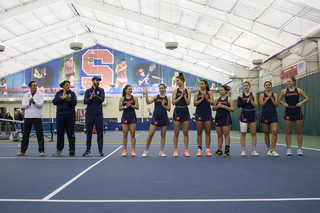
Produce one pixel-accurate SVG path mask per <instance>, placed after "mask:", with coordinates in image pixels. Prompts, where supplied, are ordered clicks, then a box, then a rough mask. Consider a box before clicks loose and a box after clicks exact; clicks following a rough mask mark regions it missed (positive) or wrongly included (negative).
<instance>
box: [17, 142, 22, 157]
mask: <svg viewBox="0 0 320 213" xmlns="http://www.w3.org/2000/svg"><path fill="white" fill-rule="evenodd" d="M20 152H21V143H18V146H17V154H19V153H20Z"/></svg>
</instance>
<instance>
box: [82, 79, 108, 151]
mask: <svg viewBox="0 0 320 213" xmlns="http://www.w3.org/2000/svg"><path fill="white" fill-rule="evenodd" d="M100 81H101V78H100V77H99V76H94V77H93V78H92V87H91V88H89V89H87V90H86V93H85V95H84V100H83V103H84V104H87V105H88V106H87V111H86V126H87V128H86V129H87V149H86V151H85V153H83V156H90V155H91V139H92V129H93V125H95V127H96V130H97V139H98V140H97V142H98V149H99V156H104V154H103V112H102V102H103V101H104V90H103V89H102V88H100V87H99V83H100Z"/></svg>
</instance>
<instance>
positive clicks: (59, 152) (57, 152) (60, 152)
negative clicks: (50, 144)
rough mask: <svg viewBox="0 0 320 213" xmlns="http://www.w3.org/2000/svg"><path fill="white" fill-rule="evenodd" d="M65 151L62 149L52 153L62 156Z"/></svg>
mask: <svg viewBox="0 0 320 213" xmlns="http://www.w3.org/2000/svg"><path fill="white" fill-rule="evenodd" d="M62 155H63V153H62V151H61V150H57V151H56V152H55V153H53V154H52V156H62Z"/></svg>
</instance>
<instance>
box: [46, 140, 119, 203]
mask: <svg viewBox="0 0 320 213" xmlns="http://www.w3.org/2000/svg"><path fill="white" fill-rule="evenodd" d="M121 147H122V146H119V147H118V148H117V149H116V150H114V151H113V152H111V153H110V154H109V155H107V156H106V157H104V158H102V159H101V160H99V161H98V162H96V163H95V164H93V165H91V166H89V167H88V168H87V169H85V170H84V171H82V172H81V173H79V174H78V175H77V176H75V177H74V178H72V179H71V180H69V181H68V182H66V183H65V184H63V185H62V186H60V187H59V188H58V189H56V190H55V191H54V192H52V193H51V194H49V195H47V196H46V197H44V198H43V199H42V200H43V201H48V200H49V199H50V198H52V197H53V196H54V195H56V194H57V193H59V192H60V191H61V190H63V189H64V188H66V187H67V186H69V185H70V184H71V183H72V182H74V181H75V180H77V179H78V178H79V177H81V176H82V175H84V174H85V173H86V172H87V171H89V170H90V169H92V168H93V167H95V166H96V165H98V164H99V163H101V162H102V161H104V160H105V159H107V158H108V157H110V156H111V155H113V153H115V152H116V151H118V150H119V149H120V148H121Z"/></svg>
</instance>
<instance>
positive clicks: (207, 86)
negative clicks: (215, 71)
mask: <svg viewBox="0 0 320 213" xmlns="http://www.w3.org/2000/svg"><path fill="white" fill-rule="evenodd" d="M200 81H203V83H204V84H205V85H206V90H207V91H209V90H210V88H209V84H208V81H207V80H204V79H202V80H200Z"/></svg>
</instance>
